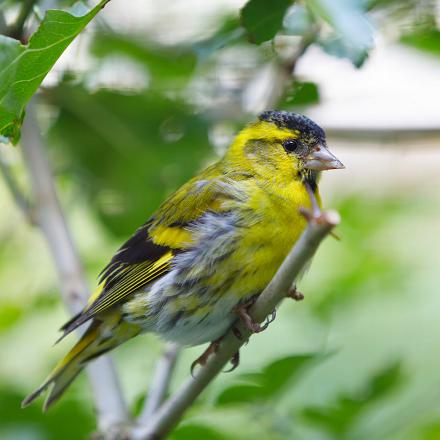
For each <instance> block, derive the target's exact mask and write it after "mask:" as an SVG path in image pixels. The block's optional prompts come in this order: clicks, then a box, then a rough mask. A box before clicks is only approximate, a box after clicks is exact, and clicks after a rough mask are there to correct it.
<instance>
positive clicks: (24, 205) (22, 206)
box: [0, 157, 36, 226]
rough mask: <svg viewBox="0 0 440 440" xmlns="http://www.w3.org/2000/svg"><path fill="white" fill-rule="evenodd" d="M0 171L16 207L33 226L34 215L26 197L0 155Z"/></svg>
mask: <svg viewBox="0 0 440 440" xmlns="http://www.w3.org/2000/svg"><path fill="white" fill-rule="evenodd" d="M0 173H1V175H2V176H3V180H4V181H5V184H6V186H7V187H8V189H9V192H10V193H11V196H12V198H13V199H14V201H15V204H16V205H17V207H18V209H19V210H20V211H21V213H22V214H23V216H24V218H25V219H26V221H27V222H28V223H29V224H30V225H31V226H35V225H36V221H35V216H34V212H33V209H32V206H31V204H30V203H29V200H28V199H27V197H26V196H25V195H24V194H23V191H22V189H21V188H20V186H19V184H18V182H17V181H16V179H15V178H14V175H13V174H12V171H11V169H10V167H9V166H8V164H7V163H6V162H5V161H4V160H3V159H2V158H1V157H0Z"/></svg>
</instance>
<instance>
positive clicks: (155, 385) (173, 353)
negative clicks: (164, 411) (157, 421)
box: [138, 343, 180, 425]
mask: <svg viewBox="0 0 440 440" xmlns="http://www.w3.org/2000/svg"><path fill="white" fill-rule="evenodd" d="M179 352H180V347H179V346H178V345H177V344H172V343H170V344H168V346H167V347H166V348H165V352H164V353H163V355H162V357H161V358H160V359H159V360H158V361H157V364H156V369H155V372H154V375H153V379H152V381H151V390H150V391H149V393H148V399H147V402H146V404H145V407H144V409H143V411H142V413H141V415H140V416H139V419H138V424H139V425H147V424H148V423H149V421H150V420H151V418H152V417H153V415H154V414H155V413H156V412H157V410H158V409H159V407H160V405H162V403H163V401H164V400H165V397H166V395H167V393H168V389H169V386H170V382H171V378H172V375H173V372H174V367H175V366H176V362H177V357H178V355H179Z"/></svg>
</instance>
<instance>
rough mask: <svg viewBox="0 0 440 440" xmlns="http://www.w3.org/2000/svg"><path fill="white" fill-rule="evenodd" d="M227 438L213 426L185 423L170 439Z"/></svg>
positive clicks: (218, 439) (209, 439)
mask: <svg viewBox="0 0 440 440" xmlns="http://www.w3.org/2000/svg"><path fill="white" fill-rule="evenodd" d="M196 439H203V440H225V437H223V435H221V434H220V433H219V432H217V431H214V430H213V429H212V428H208V427H207V426H202V425H189V424H188V425H184V426H180V427H179V428H177V429H176V431H175V432H174V433H173V434H172V435H171V438H170V440H196Z"/></svg>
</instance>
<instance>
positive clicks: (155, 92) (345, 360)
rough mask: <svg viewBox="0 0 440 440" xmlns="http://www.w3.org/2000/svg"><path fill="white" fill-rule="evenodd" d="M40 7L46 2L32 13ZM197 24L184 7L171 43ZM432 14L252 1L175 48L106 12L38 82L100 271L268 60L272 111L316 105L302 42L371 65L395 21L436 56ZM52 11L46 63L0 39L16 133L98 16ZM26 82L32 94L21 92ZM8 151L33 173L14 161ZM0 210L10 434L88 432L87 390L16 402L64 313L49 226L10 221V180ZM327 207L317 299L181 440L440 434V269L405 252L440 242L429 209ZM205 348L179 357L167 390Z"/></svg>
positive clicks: (44, 28) (75, 219) (140, 366)
mask: <svg viewBox="0 0 440 440" xmlns="http://www.w3.org/2000/svg"><path fill="white" fill-rule="evenodd" d="M117 1H118V0H113V3H116V2H117ZM73 3H74V2H73V1H70V0H66V1H59V2H57V3H56V4H57V6H58V7H59V8H67V7H70V6H72V5H73ZM127 3H128V2H127ZM21 4H22V2H20V1H18V0H17V1H15V0H14V1H13V0H8V1H6V2H3V3H1V4H0V11H6V12H8V14H9V15H8V17H9V16H11V11H12V12H14V11H15V12H16V11H17V10H18V9H19V8H20V6H21ZM44 4H45V2H43V1H39V2H38V1H37V2H36V6H37V11H38V8H39V7H44ZM160 7H161V8H163V9H166V8H167V4H165V3H164V5H161V6H160ZM76 8H80V9H81V10H82V11H84V6H81V5H77V6H76ZM80 9H76V11H77V13H78V11H80ZM127 9H128V6H127ZM96 11H97V10H96V9H95V10H94V12H96ZM94 12H93V13H94ZM198 14H202V11H199V10H196V9H191V8H188V9H187V10H186V11H185V13H182V17H181V20H182V23H180V24H179V23H172V24H171V25H172V26H171V29H172V31H174V28H173V27H174V25H176V27H178V26H179V25H180V26H181V27H182V26H183V27H188V26H189V25H187V24H186V20H187V19H188V18H190V17H192V16H197V15H198ZM12 15H13V14H12ZM77 15H78V14H77ZM434 16H435V10H434V6H433V4H432V2H430V1H426V2H425V1H423V2H419V1H416V0H408V1H400V0H366V1H361V0H348V1H344V2H340V1H336V0H307V1H304V2H292V1H287V0H285V1H284V0H277V1H275V2H268V1H262V0H250V1H248V2H246V3H245V4H244V5H243V7H242V9H241V10H238V9H237V10H235V11H232V12H231V11H226V12H225V13H224V15H222V14H221V13H220V12H219V13H218V17H217V20H216V21H215V23H214V24H212V22H209V26H207V28H208V29H207V30H205V32H203V33H201V34H200V35H196V36H192V37H191V38H189V37H188V38H181V39H180V40H179V39H178V38H177V37H176V38H175V40H172V42H171V43H170V42H168V40H167V39H166V38H164V35H163V34H160V35H159V34H155V33H154V32H153V31H150V30H149V29H145V30H144V31H145V32H142V33H140V32H139V29H128V30H126V31H125V32H122V31H120V29H119V27H118V26H116V25H114V24H113V25H112V26H110V25H107V24H106V22H105V13H104V14H100V15H99V18H100V21H98V20H96V21H94V22H93V25H92V26H90V27H89V28H88V30H89V32H88V33H87V35H84V39H83V40H81V39H80V40H79V43H81V44H78V46H79V47H80V48H79V49H78V47H77V48H76V49H75V50H77V51H78V52H71V55H70V56H71V58H73V62H71V63H70V64H69V63H67V67H66V65H65V64H64V65H63V64H62V63H60V65H59V66H62V67H59V71H58V72H57V73H58V75H54V76H53V77H52V78H51V81H49V82H47V83H45V84H44V88H42V89H40V96H39V99H40V103H41V104H42V105H40V106H39V107H38V109H39V116H41V122H42V124H43V127H44V131H45V134H47V138H48V145H49V148H50V156H51V160H52V164H53V166H54V170H55V173H56V177H57V182H58V184H59V188H60V191H61V195H62V201H63V205H64V208H65V209H66V215H67V217H68V218H69V221H70V222H71V225H72V229H73V231H74V233H75V237H76V238H77V239H78V242H79V245H80V251H81V255H82V257H83V261H84V262H85V264H86V265H87V270H88V274H89V275H90V278H94V277H96V274H97V272H98V271H99V268H100V267H102V266H103V264H105V263H106V262H107V261H108V258H109V257H110V255H111V252H112V250H114V249H115V248H116V247H118V246H119V245H120V242H121V240H122V239H123V238H125V237H127V236H128V235H129V234H130V233H132V232H133V230H134V229H135V228H136V227H138V226H139V225H140V224H142V223H143V222H145V221H146V220H147V218H148V217H149V215H150V214H151V213H152V212H153V211H154V209H155V208H156V207H157V206H158V205H159V204H160V203H161V201H162V200H163V199H164V198H165V197H166V196H167V195H168V194H169V193H170V192H172V191H173V190H174V189H175V188H176V187H178V186H179V185H180V184H181V183H183V182H184V181H186V180H187V179H188V178H190V177H191V176H192V175H193V174H194V173H195V172H196V171H197V170H199V169H200V168H202V167H203V166H205V164H206V163H208V162H209V161H210V160H212V159H213V158H214V157H215V156H216V154H218V153H219V152H221V151H222V149H224V146H225V145H226V144H227V143H228V141H229V139H230V131H231V127H232V131H233V130H235V127H237V126H238V125H240V124H241V123H242V122H244V121H247V120H248V115H247V114H245V112H244V111H243V108H242V102H243V99H244V98H243V97H244V95H245V94H246V92H249V87H250V86H249V85H250V84H252V83H253V82H254V81H255V79H256V78H258V76H259V75H261V72H264V71H265V69H266V68H267V67H268V66H271V67H274V69H275V70H276V71H277V73H280V75H279V76H275V77H274V78H275V79H274V80H273V81H274V82H275V83H276V84H275V85H276V86H278V85H279V86H280V94H279V99H278V98H277V101H278V106H279V107H282V108H285V109H298V108H300V109H301V110H302V109H304V108H307V106H311V105H315V104H317V103H318V102H320V101H321V100H322V97H321V94H320V86H321V85H320V84H316V83H314V82H311V81H310V79H309V78H302V77H301V78H299V77H298V76H297V75H295V70H294V68H295V65H296V62H297V61H298V57H300V56H302V54H303V53H304V51H305V50H307V48H308V47H310V46H311V45H317V46H318V47H320V48H322V49H323V50H324V51H325V52H326V53H328V54H329V55H331V56H335V57H338V58H345V59H348V60H349V61H350V62H351V63H353V65H355V66H356V67H361V66H362V65H363V63H364V62H365V61H366V60H367V57H368V55H369V54H370V53H371V50H372V41H373V39H372V38H373V33H374V32H375V31H376V30H380V29H381V28H384V29H387V30H388V29H391V30H392V32H389V34H390V35H392V36H393V37H392V38H393V39H394V41H396V42H397V41H398V42H402V43H404V44H406V45H410V46H412V47H415V48H417V49H421V50H423V51H426V52H429V53H433V54H437V55H438V53H439V51H438V48H439V44H438V40H439V31H438V26H437V25H436V22H435V20H433V17H434ZM51 17H52V18H55V19H56V20H58V19H59V18H62V19H63V20H67V22H66V23H67V24H66V23H64V24H65V25H60V24H59V23H58V24H57V23H47V21H46V22H45V23H43V24H42V25H41V26H40V29H39V31H38V32H37V33H36V34H34V37H33V39H32V40H31V43H30V44H36V43H37V42H38V44H41V46H42V48H43V50H42V51H41V54H42V56H41V58H38V59H35V58H33V57H34V56H35V54H32V52H30V46H29V47H27V46H21V45H20V44H19V43H18V42H17V41H15V40H11V39H10V38H7V37H3V36H2V37H1V39H0V79H1V84H0V116H2V117H3V115H5V118H6V119H4V121H9V122H6V125H7V124H9V125H7V127H9V131H8V130H7V131H6V132H5V134H6V135H8V136H10V137H11V139H17V138H18V135H19V132H18V128H19V125H20V118H21V117H22V115H23V113H22V110H23V108H24V106H25V104H26V102H27V100H28V99H29V98H30V96H31V95H32V94H33V93H34V92H35V90H36V89H37V87H38V85H39V84H40V83H41V81H42V79H43V77H44V76H45V74H46V73H47V71H48V70H49V69H50V68H51V67H52V66H53V64H54V63H55V62H56V61H57V59H58V57H59V55H60V54H61V52H62V51H63V50H64V48H65V47H66V46H67V45H68V43H70V41H71V40H72V39H73V38H74V37H75V36H76V34H77V33H78V32H79V31H80V30H81V29H82V28H83V27H84V26H85V24H87V23H86V21H88V20H89V18H91V17H92V16H91V15H90V16H87V19H86V18H85V17H83V18H81V17H75V16H73V15H72V14H69V13H67V12H65V11H64V12H63V11H56V12H51V13H50V14H49V15H48V17H47V18H46V20H48V19H50V18H51ZM103 17H104V18H103ZM32 20H33V21H35V17H32ZM32 20H30V23H31V24H32V22H33V21H32ZM56 20H55V21H56ZM119 24H121V25H122V24H123V22H122V19H121V22H120V23H118V25H119ZM166 24H167V23H165V22H164V23H163V25H164V26H165V25H166ZM49 25H50V26H51V27H48V26H49ZM164 33H166V32H165V31H164ZM168 36H169V35H166V37H168ZM66 38H67V39H66ZM80 38H82V37H80ZM57 42H58V44H56V43H57ZM50 43H55V46H50ZM49 46H50V47H49ZM72 53H73V55H72ZM77 54H79V55H78V56H77ZM43 55H44V56H43ZM19 56H21V58H18V57H19ZM84 59H86V66H87V67H86V69H83V68H82V67H81V66H82V62H84ZM14 60H18V61H19V62H18V63H16V64H13V63H11V61H14ZM38 60H39V61H41V62H36V61H38ZM60 61H61V60H60ZM286 71H288V74H289V75H288V76H287V78H286ZM292 71H293V75H291V73H292ZM133 72H134V73H135V74H134V73H133ZM280 78H282V79H280ZM17 80H20V81H23V83H20V84H21V85H23V84H25V85H26V86H25V87H21V86H20V88H19V90H18V92H19V93H18V94H16V93H15V92H16V91H17V90H16V89H15V88H14V87H13V86H12V84H13V83H14V81H17ZM305 111H306V110H305ZM2 112H3V113H2ZM8 118H9V119H8ZM11 118H12V119H11ZM12 120H14V121H15V122H13V124H12V125H10V122H11V121H12ZM6 125H3V123H2V124H0V126H2V127H3V126H4V127H6ZM219 133H220V134H219ZM225 133H226V134H225ZM0 148H2V147H1V146H0ZM5 150H6V149H5ZM9 150H11V149H8V151H9ZM3 153H4V150H2V149H0V154H2V156H3ZM13 153H14V150H12V152H11V151H9V152H8V153H5V154H4V155H5V157H7V158H9V155H11V154H12V155H13ZM11 157H13V159H12V161H14V160H15V161H17V162H18V164H15V166H14V172H15V171H16V174H17V175H18V177H19V178H21V177H23V176H22V175H23V174H24V173H23V167H22V164H21V163H20V162H19V160H18V159H16V158H15V159H14V156H11ZM23 180H24V181H25V179H23ZM374 183H375V182H371V185H374ZM415 200H417V202H415ZM0 204H1V206H2V207H3V206H4V212H7V213H8V215H4V216H2V217H1V218H0V283H1V285H2V289H1V290H2V296H1V297H0V348H1V351H2V359H3V361H2V363H1V365H0V438H1V439H6V440H28V439H30V440H34V439H35V440H43V439H44V440H45V439H60V438H63V439H64V438H65V439H70V438H71V439H82V438H87V437H88V436H89V434H90V433H91V432H93V429H94V423H95V421H94V416H93V410H92V408H91V405H90V398H89V394H88V388H87V384H86V382H85V381H84V380H82V381H81V380H80V381H79V382H78V383H76V384H75V386H74V388H73V390H72V391H69V393H68V395H66V397H65V398H64V399H63V400H62V401H61V402H60V404H59V405H57V407H56V408H54V410H53V411H51V412H49V413H48V414H45V415H42V414H41V412H40V408H39V407H38V405H35V406H33V407H30V408H27V409H26V410H25V411H22V410H21V409H20V408H19V402H20V400H21V399H22V397H23V396H24V395H25V394H26V393H27V392H29V390H30V389H31V388H32V387H33V386H35V384H36V383H38V382H39V381H40V380H41V378H42V377H43V376H44V374H45V373H46V372H47V371H48V370H49V368H50V366H52V364H53V361H54V360H55V358H56V357H57V356H56V353H55V354H54V351H53V350H52V349H51V347H50V343H51V342H52V341H53V337H54V335H55V331H56V329H57V328H58V326H59V324H61V322H62V319H64V318H65V316H61V315H60V314H61V312H60V305H59V298H58V292H57V286H56V282H55V279H54V277H53V273H52V272H51V264H50V261H49V259H48V257H47V254H46V253H45V248H44V246H43V244H42V243H41V240H40V239H39V236H38V232H37V231H34V232H33V231H29V232H27V233H26V234H25V233H23V229H18V228H17V225H19V224H22V221H21V218H19V217H18V216H16V215H15V210H14V208H13V207H12V202H11V201H10V200H9V198H8V196H7V195H6V193H5V191H4V190H3V189H2V187H1V186H0ZM335 205H336V206H335V207H336V208H338V209H339V211H340V213H341V215H342V218H343V223H342V225H341V227H340V231H339V233H340V235H341V236H342V240H341V241H340V242H335V241H331V242H326V244H325V245H324V246H323V248H322V249H320V253H319V254H318V255H317V257H316V261H315V263H314V264H313V266H312V269H311V273H310V276H308V277H306V280H305V286H306V289H307V291H305V292H304V293H305V294H306V301H305V302H304V303H302V304H293V305H292V304H290V305H289V304H286V305H285V306H286V307H284V306H283V307H282V308H281V309H280V311H279V314H278V315H279V316H278V318H277V320H276V321H275V322H274V323H273V324H272V326H271V329H270V330H269V331H268V332H265V333H264V334H262V335H261V336H259V337H255V338H252V342H251V344H249V346H248V347H246V348H244V349H243V350H242V353H241V355H242V365H241V366H240V368H239V369H238V370H237V371H236V372H234V373H232V374H230V375H220V377H219V378H218V380H217V381H216V382H215V383H214V384H212V388H213V390H212V391H210V390H208V391H207V393H206V394H205V396H203V397H202V398H201V399H200V400H199V401H198V402H197V404H196V405H195V406H194V407H193V408H192V410H191V411H190V412H189V413H188V414H187V416H186V417H185V419H184V421H183V422H182V424H181V426H180V427H179V428H178V429H177V430H176V431H175V432H174V433H173V434H172V436H171V438H172V439H173V440H186V439H194V440H196V439H204V440H205V439H207V440H210V439H213V440H220V439H228V440H268V439H269V440H287V439H289V440H290V439H304V440H309V439H310V440H312V439H313V440H335V439H338V440H339V439H341V440H342V439H344V440H367V439H368V440H370V439H374V440H434V439H437V438H440V428H439V426H440V424H439V420H440V417H439V413H440V404H439V401H438V396H437V393H436V388H437V386H438V362H437V360H436V354H435V352H433V351H432V347H431V346H429V347H428V349H426V348H425V349H424V343H426V341H430V340H431V339H433V338H436V337H438V335H439V332H440V328H439V326H438V325H436V323H437V322H438V319H437V316H436V313H437V312H436V310H438V307H437V309H436V307H435V306H436V305H438V303H435V300H436V298H437V297H438V294H437V290H438V289H437V285H438V280H437V278H438V277H437V273H436V272H435V270H436V269H435V268H434V263H433V262H435V261H436V259H435V258H432V257H431V256H430V254H429V249H426V246H424V245H423V244H420V243H419V242H418V241H417V242H415V243H414V244H413V246H414V249H412V252H411V253H410V255H406V256H405V253H404V250H402V249H404V246H405V245H408V243H412V242H413V241H414V240H412V239H410V238H409V237H411V236H412V233H411V231H414V230H417V231H419V232H418V233H417V235H418V237H417V238H418V239H420V237H421V236H423V234H425V235H427V236H429V237H428V238H427V239H426V242H427V243H431V241H432V240H434V239H435V236H433V237H431V236H430V234H431V233H430V232H429V228H427V229H426V230H425V222H426V219H427V218H429V217H430V216H433V210H432V206H436V205H438V200H436V199H434V197H433V196H432V195H429V194H428V193H425V192H423V191H421V190H420V192H418V193H414V194H413V193H408V192H407V193H405V194H403V195H396V194H391V195H382V196H381V197H376V196H373V195H372V194H370V191H369V190H367V191H365V192H360V193H356V192H355V193H353V194H352V195H350V196H345V197H341V199H340V200H338V201H337V203H335ZM408 218H409V219H410V220H408ZM435 219H436V220H437V217H435ZM405 221H410V222H411V226H410V228H409V230H408V229H405V228H403V227H402V223H404V222H405ZM399 228H400V229H399ZM390 237H394V240H395V242H396V243H397V244H396V243H393V244H389V243H388V241H389V240H391V239H390ZM396 246H397V250H395V247H396ZM399 246H400V247H399ZM399 251H400V253H399ZM401 254H403V256H402V255H401ZM321 256H322V257H321ZM404 256H405V258H404ZM328 261H332V264H331V265H329V264H328ZM333 262H334V264H333ZM329 266H331V267H330V268H329ZM24 274H25V275H24ZM28 274H31V275H32V276H31V277H30V276H29V275H28ZM42 280H44V282H43V281H42ZM3 286H5V287H6V288H4V287H3ZM414 286H417V289H416V290H417V295H415V294H414V290H415V287H414ZM419 286H420V287H419ZM23 298H25V299H24V300H23ZM426 304H428V305H429V307H427V306H426ZM411 319H414V321H411ZM335 328H336V330H335ZM419 332H420V335H419ZM423 332H425V333H423ZM36 335H37V336H38V337H36ZM411 337H413V338H414V339H411ZM32 338H33V339H32ZM31 339H32V340H31ZM138 339H139V340H138V341H133V344H132V345H131V346H130V345H129V344H127V345H128V346H129V347H128V348H126V347H123V348H121V350H122V355H121V356H120V357H118V356H119V353H116V357H117V358H118V363H119V365H120V366H122V367H121V368H120V371H121V375H122V379H123V382H124V388H127V389H128V390H129V391H128V392H127V393H128V399H129V402H130V406H131V408H133V413H134V414H137V413H139V411H140V409H141V406H142V402H143V400H144V398H145V393H144V388H143V384H145V383H146V380H147V377H148V376H149V374H150V373H151V369H152V365H153V364H154V359H149V356H148V353H150V357H152V356H151V353H155V351H154V350H155V346H154V345H153V343H151V341H150V340H148V339H147V342H145V339H142V338H138ZM323 340H324V341H325V342H323ZM431 342H432V341H431ZM130 347H133V348H130ZM124 350H126V351H124ZM130 350H131V351H130ZM139 353H141V354H139ZM144 353H146V354H145V356H144ZM194 353H195V352H194V351H191V352H190V354H188V355H186V354H185V355H184V358H183V360H182V362H181V364H182V367H181V373H179V374H178V375H177V377H176V385H177V384H178V383H179V382H181V381H182V379H183V377H186V376H187V375H188V365H189V364H190V363H191V360H193V359H192V356H193V354H194ZM304 353H306V354H304ZM329 353H330V355H329ZM185 356H189V358H185ZM403 372H404V373H403ZM431 390H432V394H430V392H431Z"/></svg>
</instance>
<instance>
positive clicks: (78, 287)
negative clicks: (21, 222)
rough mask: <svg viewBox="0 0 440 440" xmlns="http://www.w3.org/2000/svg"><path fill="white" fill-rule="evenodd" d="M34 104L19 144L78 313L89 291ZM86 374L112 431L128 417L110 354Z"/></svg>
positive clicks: (64, 287)
mask: <svg viewBox="0 0 440 440" xmlns="http://www.w3.org/2000/svg"><path fill="white" fill-rule="evenodd" d="M33 106H34V104H33V103H31V104H30V105H29V106H28V109H27V115H26V118H25V120H24V124H23V130H22V136H21V142H20V144H21V147H22V151H23V156H24V160H25V163H26V166H27V169H28V173H29V178H30V181H31V183H32V188H33V192H34V201H35V218H36V221H37V223H38V225H39V226H40V228H41V231H42V233H43V235H44V236H45V238H46V241H47V243H48V246H49V249H50V251H51V254H52V257H53V261H54V264H55V267H56V270H57V273H58V278H59V282H60V286H61V293H62V297H63V300H64V302H65V304H66V306H67V308H68V309H69V310H70V312H71V313H72V314H75V313H78V312H79V311H80V310H81V309H82V308H83V306H84V304H85V303H86V301H87V298H88V297H89V291H88V288H87V285H86V281H85V277H84V275H83V272H82V268H81V265H80V263H79V259H78V256H77V253H76V250H75V246H74V244H73V241H72V238H71V235H70V232H69V230H68V227H67V224H66V222H65V219H64V215H63V213H62V211H61V207H60V204H59V201H58V196H57V193H56V189H55V185H54V181H53V177H52V173H51V170H50V166H49V162H48V158H47V156H46V152H45V148H44V141H43V138H42V136H41V134H40V129H39V127H38V124H37V121H36V118H35V114H34V108H33ZM87 373H88V376H89V380H90V382H91V386H92V389H93V398H94V400H95V408H96V411H97V417H98V425H99V428H100V429H101V430H102V431H103V432H109V431H111V430H112V429H114V428H115V426H117V425H121V424H123V423H125V422H126V420H127V410H126V405H125V403H124V399H123V397H122V393H121V389H120V386H119V382H118V378H117V375H116V373H115V371H114V367H113V364H112V362H111V360H110V358H109V357H106V356H103V357H101V358H99V359H97V360H96V361H94V362H93V363H92V364H90V366H89V367H88V368H87Z"/></svg>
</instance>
